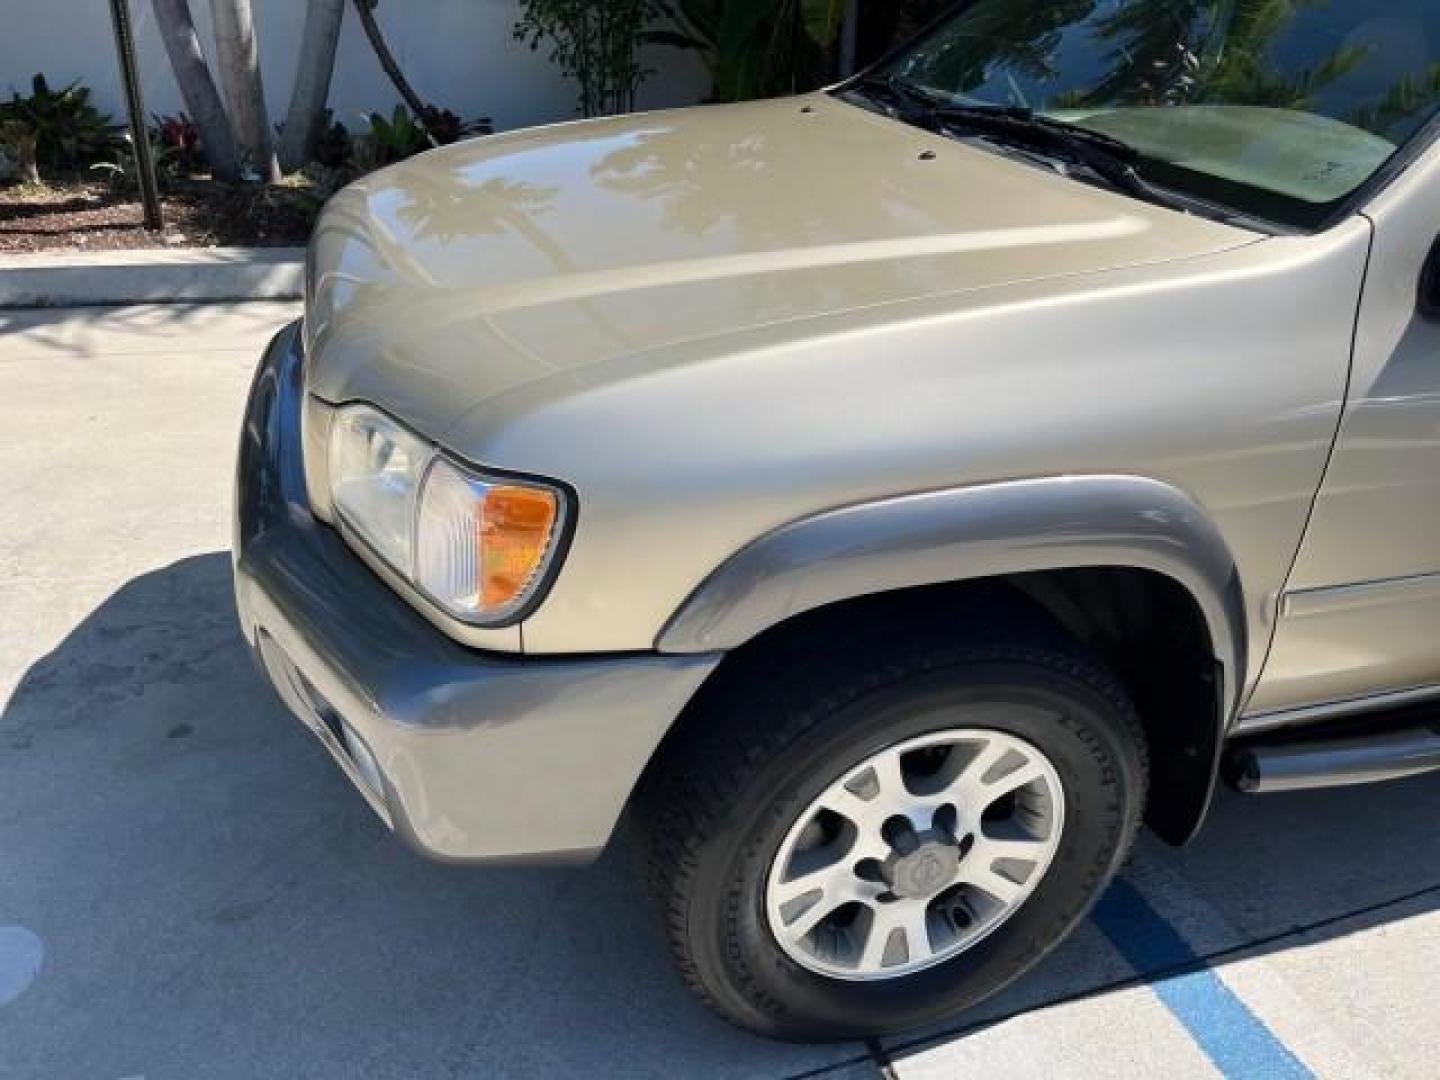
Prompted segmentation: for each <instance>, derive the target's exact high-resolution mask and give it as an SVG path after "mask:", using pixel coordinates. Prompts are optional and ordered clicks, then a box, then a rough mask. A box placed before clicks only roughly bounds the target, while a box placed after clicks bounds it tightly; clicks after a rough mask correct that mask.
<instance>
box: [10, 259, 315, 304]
mask: <svg viewBox="0 0 1440 1080" xmlns="http://www.w3.org/2000/svg"><path fill="white" fill-rule="evenodd" d="M304 287H305V249H304V248H296V247H286V248H189V249H174V250H172V249H160V250H143V251H65V252H39V253H35V254H25V255H11V256H6V257H4V258H0V308H37V307H81V306H85V305H94V304H173V303H198V302H220V301H239V300H298V299H299V298H300V297H301V295H302V294H303V292H304Z"/></svg>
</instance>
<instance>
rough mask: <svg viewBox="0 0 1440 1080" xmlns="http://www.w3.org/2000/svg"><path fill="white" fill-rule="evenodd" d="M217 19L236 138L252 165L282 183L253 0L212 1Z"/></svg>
mask: <svg viewBox="0 0 1440 1080" xmlns="http://www.w3.org/2000/svg"><path fill="white" fill-rule="evenodd" d="M210 14H211V16H212V17H213V18H214V20H215V56H216V60H217V61H218V63H219V67H220V85H221V86H222V87H223V88H224V90H225V103H226V104H227V105H229V107H230V119H231V121H232V122H233V123H234V125H235V137H236V138H237V139H238V140H239V142H240V145H241V147H242V148H243V149H244V150H245V152H246V153H247V154H249V155H250V165H251V167H252V168H253V169H254V170H255V171H256V172H258V173H259V174H260V175H261V176H262V177H263V178H264V179H266V180H267V181H269V182H270V183H272V184H273V183H278V182H279V180H280V164H279V162H277V161H276V160H275V148H274V143H273V141H272V140H271V138H270V114H269V113H268V112H267V111H266V110H265V87H264V83H263V82H262V81H261V78H260V49H259V46H258V45H257V44H256V42H255V19H254V16H253V15H252V14H251V11H250V0H210Z"/></svg>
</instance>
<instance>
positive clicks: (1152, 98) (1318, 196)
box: [883, 0, 1440, 227]
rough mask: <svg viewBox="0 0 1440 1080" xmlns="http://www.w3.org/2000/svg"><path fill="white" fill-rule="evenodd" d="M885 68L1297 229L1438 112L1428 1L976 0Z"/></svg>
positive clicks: (1436, 20)
mask: <svg viewBox="0 0 1440 1080" xmlns="http://www.w3.org/2000/svg"><path fill="white" fill-rule="evenodd" d="M883 73H884V74H885V75H889V76H894V77H897V78H899V79H903V80H904V81H905V82H907V83H909V84H912V85H913V86H915V87H918V88H921V89H923V90H925V91H927V92H929V93H931V94H933V95H935V96H937V97H938V98H939V99H940V100H942V101H949V102H952V103H954V104H959V105H1009V106H1018V107H1021V108H1025V109H1033V110H1034V111H1035V112H1036V113H1038V114H1044V115H1047V116H1050V117H1052V118H1054V119H1058V120H1063V121H1066V122H1068V123H1071V124H1074V125H1076V126H1078V127H1083V128H1088V129H1090V130H1093V131H1097V132H1100V133H1102V134H1105V135H1109V136H1113V137H1114V138H1116V139H1119V140H1122V141H1123V142H1125V143H1128V144H1130V146H1132V147H1133V148H1134V149H1135V150H1137V151H1138V152H1139V154H1140V155H1141V156H1140V158H1139V161H1138V162H1137V168H1138V171H1139V172H1140V173H1141V174H1142V175H1143V176H1145V178H1146V179H1148V180H1151V181H1153V182H1154V183H1158V184H1162V185H1165V186H1167V187H1170V188H1172V189H1174V190H1177V191H1180V192H1183V193H1185V194H1189V195H1193V196H1195V197H1197V198H1201V199H1205V200H1207V201H1211V202H1217V203H1221V204H1223V205H1226V206H1230V207H1233V208H1235V209H1238V210H1240V211H1242V212H1244V213H1248V214H1252V215H1255V216H1258V217H1262V218H1267V219H1270V220H1273V221H1279V222H1283V223H1285V224H1289V225H1295V226H1299V227H1312V226H1315V225H1318V224H1319V223H1321V222H1323V221H1324V220H1325V219H1326V218H1327V217H1328V216H1329V213H1330V212H1331V211H1333V210H1334V208H1335V207H1336V205H1337V204H1339V203H1340V202H1342V201H1343V200H1344V199H1345V198H1346V197H1347V196H1348V195H1350V194H1351V193H1353V192H1354V191H1355V190H1356V189H1357V188H1359V187H1360V186H1361V185H1363V184H1364V183H1365V182H1366V181H1367V180H1368V179H1370V177H1372V176H1373V175H1374V174H1375V173H1376V171H1377V170H1379V169H1380V168H1381V167H1382V166H1383V165H1384V164H1385V162H1386V161H1388V160H1389V159H1390V158H1391V157H1392V156H1393V155H1394V154H1395V152H1396V150H1397V149H1398V148H1399V147H1400V146H1401V145H1402V144H1404V143H1405V141H1406V140H1407V139H1409V138H1410V137H1411V136H1412V135H1414V134H1415V133H1416V132H1417V131H1418V130H1419V129H1420V128H1421V127H1423V126H1424V125H1425V124H1426V122H1427V121H1429V120H1430V119H1431V118H1432V117H1433V116H1434V115H1435V114H1436V113H1437V111H1440V0H977V2H975V3H972V4H969V5H967V6H966V7H965V8H964V9H963V10H961V11H960V12H959V13H958V14H956V15H954V16H952V17H950V18H949V19H947V20H945V21H944V22H942V23H941V24H940V25H939V26H937V27H936V28H935V29H933V30H932V31H931V32H930V33H928V34H927V35H925V36H924V37H923V38H922V39H921V40H920V41H918V42H917V43H915V44H914V45H912V46H911V47H910V48H909V49H907V50H906V51H904V52H903V53H902V54H900V55H899V56H898V57H897V58H895V59H894V60H892V61H891V62H890V63H889V64H888V65H887V66H886V67H885V68H884V69H883Z"/></svg>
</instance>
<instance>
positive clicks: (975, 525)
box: [656, 475, 1247, 747]
mask: <svg viewBox="0 0 1440 1080" xmlns="http://www.w3.org/2000/svg"><path fill="white" fill-rule="evenodd" d="M1098 566H1123V567H1132V568H1137V569H1143V570H1151V571H1155V572H1157V573H1160V574H1164V575H1166V576H1167V577H1170V578H1172V579H1173V580H1175V581H1176V582H1178V583H1179V584H1180V585H1182V586H1183V587H1184V588H1185V589H1186V590H1187V591H1188V592H1189V593H1190V595H1191V597H1193V598H1194V600H1195V602H1196V604H1197V605H1198V606H1199V608H1200V611H1201V612H1202V614H1203V616H1204V618H1205V622H1206V624H1207V625H1208V627H1209V631H1210V641H1211V645H1212V647H1213V650H1214V653H1215V660H1216V662H1217V664H1218V665H1219V668H1220V677H1221V679H1222V683H1221V690H1222V692H1221V696H1220V701H1221V708H1220V710H1219V711H1220V713H1221V715H1220V716H1217V717H1216V724H1217V730H1216V745H1217V747H1218V745H1219V743H1220V742H1221V741H1222V739H1223V736H1224V733H1225V730H1226V728H1227V727H1228V724H1229V722H1230V718H1231V717H1232V716H1233V715H1234V713H1235V710H1236V709H1237V708H1238V706H1239V700H1240V694H1241V691H1242V688H1243V687H1244V685H1245V675H1246V671H1245V666H1246V648H1247V634H1246V620H1245V606H1244V597H1243V592H1242V590H1241V585H1240V575H1239V572H1238V571H1237V569H1236V566H1235V561H1234V558H1233V556H1232V555H1231V553H1230V549H1229V546H1228V545H1227V544H1226V543H1225V540H1224V537H1222V536H1221V535H1220V531H1219V530H1218V529H1217V528H1216V527H1215V524H1214V522H1212V521H1211V520H1210V517H1209V515H1207V514H1206V513H1205V511H1204V510H1203V509H1202V508H1201V507H1200V505H1199V504H1198V503H1196V502H1195V501H1194V500H1193V499H1191V498H1190V497H1189V496H1188V495H1186V494H1185V493H1184V492H1182V491H1180V490H1179V489H1178V488H1176V487H1174V486H1172V485H1170V484H1167V483H1164V482H1162V481H1159V480H1154V479H1151V478H1148V477H1142V476H1125V475H1115V476H1110V475H1101V476H1060V477H1042V478H1038V479H1030V480H1013V481H1005V482H1001V483H992V484H981V485H976V486H973V487H962V488H950V489H946V490H942V491H929V492H922V493H919V494H914V495H902V496H898V497H894V498H886V499H880V500H877V501H874V502H865V503H858V504H855V505H852V506H846V507H841V508H839V509H835V510H829V511H825V512H823V513H819V514H815V515H813V516H811V517H806V518H802V519H800V520H798V521H794V522H792V523H790V524H788V525H784V526H782V527H780V528H778V529H776V530H774V531H773V532H770V533H767V534H766V535H764V536H761V537H759V538H758V539H756V540H754V541H753V542H751V543H750V544H749V545H747V546H746V547H744V548H742V549H741V550H740V551H739V552H737V553H736V554H735V555H733V556H732V557H731V558H730V559H728V560H727V561H726V562H725V563H723V564H722V565H721V566H720V567H719V568H718V569H716V570H715V571H714V572H713V573H712V574H710V576H709V577H708V578H706V579H705V580H704V581H703V582H702V583H701V584H700V586H699V587H698V588H696V590H695V591H694V592H693V593H692V594H691V595H690V596H689V598H688V599H687V600H686V601H685V602H684V603H683V604H682V605H681V606H680V608H679V610H678V611H676V613H675V614H674V615H673V616H672V617H671V619H670V621H669V622H668V623H667V624H666V626H665V627H664V629H663V630H662V631H661V633H660V636H659V638H658V639H657V642H656V647H657V648H658V649H659V650H660V651H661V652H668V653H703V652H716V651H723V650H727V649H733V648H736V647H737V646H740V645H743V644H744V643H745V642H746V641H749V640H750V639H751V638H753V637H754V636H755V635H757V634H759V633H761V632H762V631H764V630H766V629H768V628H770V627H772V626H775V625H777V624H779V623H781V622H784V621H785V620H786V619H789V618H790V617H792V616H794V615H799V614H801V613H802V612H806V611H810V610H812V609H814V608H818V607H822V606H824V605H826V604H832V603H835V602H837V601H841V600H847V599H853V598H855V597H861V596H867V595H872V594H876V593H883V592H888V591H891V590H895V589H904V588H910V587H913V586H917V585H934V584H941V583H945V582H955V581H965V580H973V579H976V578H983V577H993V576H996V575H1001V574H1014V573H1023V572H1027V571H1036V570H1056V569H1065V568H1076V567H1098Z"/></svg>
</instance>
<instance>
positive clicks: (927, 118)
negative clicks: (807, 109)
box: [851, 75, 1189, 213]
mask: <svg viewBox="0 0 1440 1080" xmlns="http://www.w3.org/2000/svg"><path fill="white" fill-rule="evenodd" d="M851 89H852V91H854V92H857V93H859V94H861V95H862V96H864V97H866V98H868V99H870V100H872V101H875V100H878V101H880V102H881V103H882V104H884V105H885V106H886V108H887V111H888V112H889V113H890V114H891V115H892V116H894V117H895V118H896V119H898V120H903V121H905V122H907V123H911V124H916V125H918V126H920V127H925V128H929V129H930V130H932V131H937V132H940V133H942V134H957V133H961V132H968V133H973V134H979V135H982V136H992V137H993V136H1000V137H1002V138H1004V137H1006V136H1008V137H1009V138H1008V139H1006V141H1007V142H1009V143H1012V144H1014V143H1019V144H1021V145H1022V146H1023V147H1024V148H1026V149H1029V150H1031V151H1036V150H1044V149H1049V150H1052V151H1054V150H1058V151H1060V152H1061V153H1063V154H1064V155H1065V156H1066V157H1067V158H1068V159H1069V160H1070V161H1072V162H1074V163H1075V164H1078V165H1081V166H1082V167H1084V168H1086V169H1088V170H1089V171H1090V172H1091V173H1093V174H1094V175H1095V176H1097V177H1099V179H1100V180H1101V181H1103V182H1104V183H1106V184H1108V185H1110V186H1111V187H1112V188H1115V189H1116V190H1117V191H1122V192H1124V193H1125V194H1127V195H1131V196H1133V197H1135V198H1137V199H1143V200H1145V201H1146V202H1151V203H1155V204H1157V205H1159V206H1166V207H1169V208H1170V209H1172V210H1180V211H1182V212H1185V213H1188V212H1189V208H1188V207H1187V206H1186V205H1185V204H1184V203H1182V202H1181V201H1180V200H1179V199H1176V198H1174V197H1172V196H1170V195H1168V194H1166V193H1165V192H1163V191H1160V190H1159V189H1158V188H1156V187H1154V186H1152V185H1151V184H1150V183H1149V182H1148V181H1146V180H1145V178H1144V177H1142V176H1141V175H1140V174H1139V172H1137V171H1136V169H1135V162H1136V161H1138V160H1139V159H1140V157H1141V154H1140V151H1139V150H1137V149H1136V148H1135V147H1133V146H1131V145H1130V144H1129V143H1127V142H1124V141H1123V140H1121V139H1117V138H1114V137H1113V136H1110V135H1106V134H1104V133H1102V132H1099V131H1092V130H1090V129H1089V128H1084V127H1080V126H1078V125H1076V124H1070V123H1066V122H1065V121H1064V120H1057V119H1055V118H1054V117H1052V116H1045V115H1043V114H1040V113H1037V112H1035V111H1034V110H1033V109H1029V108H1026V107H1024V106H1020V105H994V104H981V103H978V102H977V103H975V104H954V103H951V102H947V101H945V100H944V99H942V98H940V97H938V96H937V95H935V94H932V93H931V92H930V91H928V90H925V89H924V88H923V87H920V86H917V85H915V84H914V83H912V82H909V81H908V80H906V79H903V78H901V77H900V76H898V75H867V76H865V77H863V78H861V79H859V80H858V81H857V82H856V83H855V84H854V85H853V87H851Z"/></svg>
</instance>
